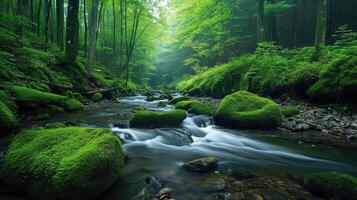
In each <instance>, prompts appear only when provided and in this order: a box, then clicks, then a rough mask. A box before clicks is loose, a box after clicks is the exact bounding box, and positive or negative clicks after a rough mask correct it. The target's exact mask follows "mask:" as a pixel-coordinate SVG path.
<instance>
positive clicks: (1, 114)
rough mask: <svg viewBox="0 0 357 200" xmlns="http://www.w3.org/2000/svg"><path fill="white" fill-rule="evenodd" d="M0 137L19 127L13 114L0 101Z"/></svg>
mask: <svg viewBox="0 0 357 200" xmlns="http://www.w3.org/2000/svg"><path fill="white" fill-rule="evenodd" d="M0 124H1V126H0V135H3V134H5V133H7V132H9V131H11V130H13V129H14V128H16V127H17V126H18V125H19V122H18V120H17V118H16V116H15V115H14V113H13V112H12V111H11V110H10V109H9V108H8V107H7V106H6V105H5V104H4V103H3V102H2V101H1V100H0Z"/></svg>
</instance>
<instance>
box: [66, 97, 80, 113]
mask: <svg viewBox="0 0 357 200" xmlns="http://www.w3.org/2000/svg"><path fill="white" fill-rule="evenodd" d="M64 108H65V109H66V110H68V111H71V112H74V111H81V110H83V109H84V105H83V104H82V103H81V102H79V101H77V100H75V99H69V100H67V101H66V102H65V104H64Z"/></svg>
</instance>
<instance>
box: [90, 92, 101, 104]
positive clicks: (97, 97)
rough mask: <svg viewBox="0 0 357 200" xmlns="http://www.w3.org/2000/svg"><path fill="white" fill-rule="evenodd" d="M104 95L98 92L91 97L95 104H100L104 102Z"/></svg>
mask: <svg viewBox="0 0 357 200" xmlns="http://www.w3.org/2000/svg"><path fill="white" fill-rule="evenodd" d="M102 98H103V95H102V93H100V92H96V93H94V94H93V96H92V97H91V100H92V101H94V102H99V101H100V100H102Z"/></svg>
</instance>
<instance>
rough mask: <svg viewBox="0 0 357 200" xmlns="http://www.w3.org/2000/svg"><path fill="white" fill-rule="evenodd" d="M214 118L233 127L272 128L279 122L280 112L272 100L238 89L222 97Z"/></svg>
mask: <svg viewBox="0 0 357 200" xmlns="http://www.w3.org/2000/svg"><path fill="white" fill-rule="evenodd" d="M214 120H215V122H216V123H217V124H219V125H223V126H229V127H233V128H244V129H274V128H276V127H277V126H279V125H280V124H281V122H282V114H281V111H280V109H279V107H278V105H277V104H276V103H275V102H274V101H272V100H269V99H266V98H263V97H259V96H257V95H255V94H252V93H249V92H246V91H239V92H236V93H233V94H231V95H228V96H226V97H224V99H223V100H222V101H221V103H220V105H219V107H218V109H217V112H216V114H215V116H214Z"/></svg>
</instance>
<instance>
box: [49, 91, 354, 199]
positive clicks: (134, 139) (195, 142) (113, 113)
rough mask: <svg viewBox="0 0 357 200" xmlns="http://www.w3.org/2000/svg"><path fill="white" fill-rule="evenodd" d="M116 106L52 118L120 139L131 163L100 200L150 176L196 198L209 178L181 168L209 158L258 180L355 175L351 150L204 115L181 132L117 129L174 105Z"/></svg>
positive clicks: (136, 187)
mask: <svg viewBox="0 0 357 200" xmlns="http://www.w3.org/2000/svg"><path fill="white" fill-rule="evenodd" d="M118 101H119V102H117V103H113V102H111V103H106V104H104V105H102V106H100V107H99V106H98V107H97V108H93V109H90V110H86V111H84V112H82V113H75V114H69V115H64V116H59V117H57V118H56V119H55V120H56V121H65V122H72V123H74V124H76V125H80V126H88V127H109V128H111V129H112V130H113V131H114V132H115V133H116V134H117V135H118V136H119V137H120V139H121V140H122V142H123V149H124V152H125V154H126V155H127V156H128V158H129V159H128V160H127V161H126V165H125V167H124V169H123V171H122V175H121V178H120V179H119V180H118V181H117V182H116V183H115V184H114V185H113V187H112V188H111V189H110V190H109V191H108V192H107V193H105V194H104V196H103V197H102V198H103V199H106V200H114V199H116V200H117V199H121V200H125V199H132V198H133V196H135V195H136V194H138V193H139V192H140V190H141V189H142V188H143V187H144V186H145V182H144V180H145V178H146V177H148V176H154V177H158V178H160V180H161V181H162V182H163V183H164V184H165V185H166V186H169V187H171V188H173V189H174V194H173V195H174V197H175V198H176V199H199V198H198V197H199V196H201V195H203V194H204V193H207V192H212V191H211V189H210V188H206V187H205V186H204V185H205V184H204V181H205V180H207V176H210V175H209V174H200V173H192V172H187V171H186V170H184V169H183V168H182V167H181V166H182V164H183V163H184V162H187V161H190V160H193V159H196V158H200V157H207V156H215V157H217V158H218V159H219V160H220V161H219V168H218V170H219V171H221V172H224V171H226V170H228V169H234V168H236V167H243V168H246V169H249V170H252V171H254V173H255V174H257V175H262V176H275V177H287V176H290V175H303V174H306V173H311V172H316V171H330V170H339V171H345V172H348V173H351V174H354V175H357V152H356V151H355V150H353V149H344V148H332V147H327V146H322V145H318V144H311V143H310V144H309V143H301V142H299V141H289V140H286V139H283V138H281V137H279V136H277V135H276V134H271V132H270V133H269V134H267V132H262V131H256V132H252V131H249V132H247V131H237V130H230V129H225V128H222V127H218V126H215V125H213V124H212V122H211V119H210V118H209V117H208V116H191V115H190V116H189V117H188V118H186V120H185V121H184V122H183V123H182V126H181V127H180V128H172V129H171V128H170V129H168V128H163V129H133V128H118V127H119V126H118V124H121V125H122V124H124V123H127V122H128V119H129V118H130V115H131V111H132V109H133V108H134V107H136V106H143V107H145V108H146V109H148V110H159V111H169V110H170V109H172V106H168V107H166V108H159V107H157V104H158V102H159V101H153V102H147V101H145V97H144V96H134V97H125V98H121V99H119V100H118ZM120 127H122V126H120ZM264 133H265V134H264Z"/></svg>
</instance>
